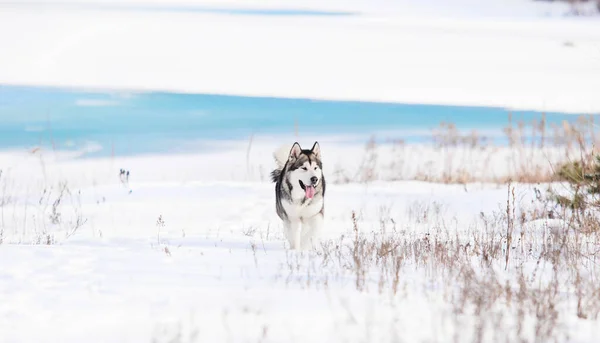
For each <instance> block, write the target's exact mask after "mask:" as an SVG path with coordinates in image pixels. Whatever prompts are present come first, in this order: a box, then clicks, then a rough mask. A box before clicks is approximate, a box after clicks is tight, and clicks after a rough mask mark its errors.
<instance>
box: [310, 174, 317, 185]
mask: <svg viewBox="0 0 600 343" xmlns="http://www.w3.org/2000/svg"><path fill="white" fill-rule="evenodd" d="M310 182H312V184H313V185H316V184H317V182H319V178H318V177H316V176H313V177H311V178H310Z"/></svg>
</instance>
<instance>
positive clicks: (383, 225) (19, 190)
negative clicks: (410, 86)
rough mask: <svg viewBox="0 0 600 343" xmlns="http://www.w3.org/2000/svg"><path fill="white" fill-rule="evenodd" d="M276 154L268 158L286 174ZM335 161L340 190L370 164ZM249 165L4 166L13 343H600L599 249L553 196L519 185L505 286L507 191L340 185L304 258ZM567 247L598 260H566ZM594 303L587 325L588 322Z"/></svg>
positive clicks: (192, 159)
mask: <svg viewBox="0 0 600 343" xmlns="http://www.w3.org/2000/svg"><path fill="white" fill-rule="evenodd" d="M302 142H303V143H304V141H302ZM304 144H305V145H306V144H307V143H304ZM267 147H268V145H266V144H265V145H261V144H259V143H257V145H256V146H255V147H254V149H256V150H258V151H259V152H260V153H263V154H264V155H265V157H268V158H269V159H270V156H269V155H270V154H269V150H268V149H267ZM325 147H326V145H325V146H324V147H323V153H324V158H325V163H326V164H325V167H324V168H326V169H325V172H326V174H325V175H326V177H327V178H329V179H332V178H333V175H332V174H333V173H332V170H331V168H330V166H329V165H328V164H327V160H328V159H332V160H333V159H334V157H333V156H334V155H338V156H339V154H347V155H346V156H353V153H354V154H357V156H359V154H360V153H361V150H359V149H360V148H359V147H355V150H354V151H352V149H351V148H346V151H344V152H338V151H343V150H333V151H331V152H330V153H328V151H327V150H325ZM252 151H254V150H252ZM256 155H257V154H256V153H255V152H253V153H251V154H249V155H248V156H250V161H252V159H254V158H255V157H256ZM219 156H220V158H221V159H220V160H219ZM246 156H247V152H246V150H245V149H236V148H232V150H229V152H228V153H220V154H214V155H202V154H197V155H187V156H152V157H128V158H114V159H91V160H72V159H71V158H68V157H66V158H65V157H61V156H60V155H58V156H54V153H53V152H48V151H42V152H40V151H38V152H36V153H33V154H32V153H27V154H23V153H21V154H17V153H5V154H3V155H2V159H1V160H2V166H3V174H2V176H1V178H0V186H1V187H0V189H2V195H1V197H0V199H1V202H2V204H3V206H2V207H1V210H2V216H1V220H2V228H3V230H2V238H3V244H2V245H0V254H1V257H0V270H1V272H0V280H1V282H0V287H1V292H0V318H1V320H0V341H2V342H39V341H52V342H80V341H86V342H109V341H110V342H205V341H211V342H213V341H231V342H257V341H259V342H281V341H299V342H306V341H310V342H339V341H343V342H373V341H377V342H388V341H389V342H425V341H427V342H433V341H436V342H445V341H448V340H453V341H459V342H462V341H481V340H483V341H505V340H506V339H510V340H512V339H517V338H522V339H525V340H526V341H533V339H534V337H537V339H539V340H542V341H545V340H546V339H549V337H552V338H555V339H557V340H558V341H566V340H567V338H569V339H570V341H576V342H593V341H594V340H595V337H597V335H599V334H600V331H599V330H600V329H599V328H600V325H598V324H599V322H598V320H597V317H594V316H595V315H596V316H597V313H598V311H599V310H600V306H599V304H598V303H597V302H596V300H594V299H595V297H596V296H597V294H595V293H593V292H594V291H595V292H597V287H596V286H594V285H597V272H598V267H597V266H598V262H597V261H596V260H595V257H593V256H594V255H590V254H591V253H592V252H593V251H595V250H597V249H598V241H597V240H598V236H597V235H596V236H594V235H592V236H585V235H580V234H577V233H575V232H576V231H571V230H570V229H569V227H568V226H567V224H565V223H563V222H561V221H560V220H555V219H554V220H553V219H543V218H544V216H545V213H544V212H545V211H548V210H549V209H552V207H544V205H543V204H542V203H538V202H537V201H535V189H536V188H537V189H538V190H540V191H541V192H542V193H543V192H544V191H545V189H546V186H547V185H516V187H515V193H514V200H511V201H514V205H512V206H515V208H516V209H515V213H516V215H515V218H520V217H521V213H526V218H525V220H524V221H521V220H520V219H518V220H517V224H515V225H514V235H515V237H519V238H518V239H517V238H514V240H515V242H516V243H513V246H514V248H513V250H512V255H510V256H509V257H510V262H509V267H508V270H507V271H504V264H505V248H504V247H505V245H506V230H507V223H508V221H507V219H506V217H503V214H506V202H507V199H511V198H513V196H508V194H507V192H508V186H506V185H491V184H487V185H486V184H467V185H442V184H432V183H423V182H417V181H399V182H377V181H375V182H369V183H358V182H351V183H349V184H336V183H331V184H330V185H329V186H328V193H327V198H326V206H327V207H326V218H325V225H326V226H325V231H324V235H323V239H324V242H325V244H326V245H325V246H323V247H322V248H319V249H317V250H316V251H313V252H305V253H297V252H294V251H291V250H288V248H287V246H286V243H285V242H284V239H283V234H282V226H281V223H280V221H279V220H278V218H277V216H276V214H275V211H274V194H273V186H272V184H269V183H267V182H264V181H259V180H258V179H254V178H252V177H251V175H250V174H248V173H249V169H248V168H247V165H246V163H247V162H246ZM384 157H385V155H384ZM335 159H336V160H338V159H339V158H335ZM264 162H265V163H268V162H267V159H265V160H264ZM271 167H272V165H268V164H267V165H265V166H264V168H271ZM342 167H344V166H343V165H342ZM348 167H350V166H348ZM120 168H124V169H126V170H129V171H130V172H131V173H130V180H129V183H127V184H124V183H122V182H121V181H120V179H119V177H118V172H117V171H118V170H119V169H120ZM250 169H252V168H250ZM228 172H231V174H230V175H228V174H227V173H228ZM245 177H246V179H245ZM228 179H229V181H228ZM57 199H60V201H59V202H57V201H56V200H57ZM534 209H538V210H541V211H539V212H534V211H533V210H534ZM353 212H354V213H355V215H356V226H355V225H354V223H353V220H352V213H353ZM509 212H510V211H509ZM533 213H538V216H539V217H540V218H541V219H535V218H536V217H533V216H534V214H533ZM513 220H514V219H513ZM355 230H356V231H355ZM563 230H565V231H566V232H569V234H568V235H567V236H564V235H563V234H562V232H563ZM357 232H360V234H361V235H364V241H363V240H362V239H363V238H360V239H359V238H357V236H356V233H357ZM521 233H522V235H521ZM361 237H362V236H361ZM561 237H567V238H569V240H568V246H569V247H572V248H573V249H577V250H576V251H578V252H582V253H584V255H582V256H579V257H574V256H572V255H571V254H570V253H565V256H564V257H563V256H562V255H561V259H562V258H564V259H565V261H564V262H563V261H562V260H560V259H559V260H560V261H559V262H556V261H554V260H552V259H551V256H553V255H551V254H550V252H552V251H561V249H559V250H555V249H557V245H553V244H557V243H556V242H557V241H559V240H560V239H561ZM594 237H595V238H594ZM386 239H388V240H389V241H386ZM594 239H596V241H594ZM360 242H363V243H360ZM386 242H387V243H386ZM552 242H554V243H552ZM32 243H33V245H32ZM48 243H49V245H47V244H48ZM359 244H364V245H359ZM390 244H391V245H390ZM361 246H362V248H359V247H361ZM393 246H395V247H396V248H395V249H391V250H387V252H385V251H386V249H390V247H393ZM454 247H460V250H457V251H454V250H452V251H445V250H444V249H454ZM371 249H377V250H376V251H375V250H371ZM463 249H464V250H463ZM486 254H491V255H492V256H493V257H489V256H488V257H484V256H487V255H486ZM388 255H389V256H388ZM376 256H379V257H376ZM386 256H387V258H388V259H386ZM444 256H447V257H444ZM583 256H585V259H584V257H583ZM355 257H357V259H355ZM392 257H393V258H392ZM488 258H489V259H491V261H492V262H491V265H492V266H493V268H492V269H488V267H485V262H484V261H487V260H486V259H488ZM453 259H456V262H457V264H452V263H450V262H449V261H451V260H453ZM360 261H363V262H360ZM569 261H571V262H573V261H575V263H576V265H577V266H578V267H579V268H580V272H581V280H583V281H581V282H580V284H579V285H580V286H579V287H576V286H575V281H574V279H573V275H572V273H573V269H572V264H569V263H570V262H569ZM540 262H541V264H540ZM394 263H396V264H394ZM468 266H471V268H473V269H468V268H467V267H468ZM554 266H556V268H559V270H560V272H559V273H557V274H556V277H557V279H556V280H559V281H560V289H556V292H555V293H553V292H552V290H554V288H552V285H554V284H553V283H552V281H551V280H554V279H553V278H552V276H553V275H554V274H553V267H554ZM392 268H397V269H392ZM396 270H397V271H398V272H396ZM521 271H523V275H525V276H524V279H523V280H525V281H524V282H525V284H526V286H524V287H525V288H519V287H520V286H519V285H521V284H520V283H519V280H520V275H521V274H520V273H521ZM470 272H472V273H475V274H469V273H470ZM363 273H364V274H363ZM361 275H363V276H361ZM536 275H537V276H536ZM395 276H396V278H394V277H395ZM504 280H507V281H504ZM505 282H508V283H506V284H505ZM557 282H558V281H557ZM498 287H500V288H498ZM504 287H508V288H506V289H507V290H508V289H510V290H511V291H510V292H514V293H510V295H509V293H506V294H505V293H502V292H503V290H504ZM470 292H474V293H470ZM507 292H508V291H507ZM477 294H479V295H477ZM578 296H580V298H582V299H583V303H584V304H585V305H584V307H583V311H584V312H583V313H585V314H586V315H587V316H589V317H588V318H587V319H583V318H579V317H578V316H577V314H578V310H577V299H579V298H578ZM511 297H514V298H515V300H512V301H513V302H512V303H511V302H510V300H508V299H510V298H511ZM517 299H522V300H517ZM536 300H537V301H540V302H541V303H536V302H535V301H536ZM507 301H508V303H507ZM481 302H483V303H481ZM521 321H522V323H521V324H519V322H521ZM548 326H549V327H548ZM32 328H35V329H32ZM540 328H541V329H540ZM546 329H547V330H549V331H544V330H546ZM546 332H547V333H546ZM479 334H481V335H483V336H481V337H480V336H478V335H479Z"/></svg>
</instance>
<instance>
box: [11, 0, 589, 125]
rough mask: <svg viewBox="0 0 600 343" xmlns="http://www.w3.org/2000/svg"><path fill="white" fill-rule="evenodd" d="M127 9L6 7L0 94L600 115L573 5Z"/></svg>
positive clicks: (584, 25)
mask: <svg viewBox="0 0 600 343" xmlns="http://www.w3.org/2000/svg"><path fill="white" fill-rule="evenodd" d="M129 4H130V5H129V6H133V9H134V10H118V6H117V5H114V4H113V5H112V7H110V6H109V7H108V8H105V9H102V10H100V9H98V8H95V7H93V6H92V7H86V6H84V5H85V2H83V3H79V7H77V6H75V7H69V6H68V5H63V6H64V7H61V6H58V5H57V6H43V5H40V4H38V5H26V4H15V3H8V4H1V3H0V6H1V8H2V11H0V45H1V46H2V47H3V49H2V52H0V65H1V66H3V67H1V68H0V83H4V84H18V85H23V84H24V85H54V86H56V85H59V86H69V87H87V88H102V89H115V88H116V89H129V90H138V91H139V90H166V91H177V92H194V93H218V94H231V95H249V96H276V97H294V98H298V97H300V98H314V99H332V100H364V101H388V102H403V103H424V104H441V105H481V106H500V107H508V108H518V109H534V110H540V111H563V112H568V113H597V112H598V111H600V100H599V98H598V96H597V94H596V89H599V88H600V52H599V50H598V47H599V45H600V30H598V25H599V22H598V20H595V19H593V18H573V17H564V16H561V15H560V13H564V12H565V11H566V8H565V7H564V6H565V5H564V4H558V5H557V4H552V6H550V5H549V4H540V3H535V4H534V3H530V2H526V1H517V0H513V1H511V2H509V3H506V4H505V2H502V5H500V4H499V3H498V4H497V5H494V6H491V5H489V2H486V4H485V5H481V4H479V5H477V4H475V2H473V1H466V0H465V1H460V2H457V3H456V4H455V5H451V4H450V3H449V2H439V1H430V2H429V3H427V2H426V3H420V4H418V5H417V4H416V2H411V1H398V2H385V1H384V2H376V3H374V4H370V3H369V2H363V1H356V2H350V3H349V4H348V5H345V6H346V7H345V8H346V9H347V10H348V11H351V12H358V13H359V15H352V16H312V17H304V16H273V15H270V16H269V15H267V16H265V15H223V14H221V15H219V14H211V13H204V12H201V11H200V12H193V11H185V10H184V11H180V12H178V11H169V10H163V11H143V10H139V11H137V10H135V4H138V5H139V3H138V2H131V3H129ZM153 4H154V6H159V5H160V6H163V8H164V7H165V6H166V5H165V4H166V3H165V2H154V3H153ZM185 4H187V5H188V6H192V5H195V6H205V7H206V6H210V5H211V3H207V2H202V1H198V2H195V1H194V2H185ZM342 4H343V2H339V1H338V2H332V3H331V4H330V5H323V4H321V3H320V2H315V1H312V2H308V3H304V2H281V1H274V2H269V3H264V4H262V5H258V2H235V1H233V2H228V3H227V5H221V6H224V7H226V8H227V7H230V8H237V7H243V8H253V7H254V6H257V7H259V8H265V7H268V6H271V7H268V8H280V6H281V7H283V8H301V9H304V8H308V9H313V10H320V9H321V10H340V9H342ZM212 5H213V6H215V4H214V3H212ZM236 6H237V7H236ZM490 6H491V7H490ZM168 7H169V8H177V6H176V4H168ZM461 9H462V10H461ZM16 32H18V35H16V34H15V33H16Z"/></svg>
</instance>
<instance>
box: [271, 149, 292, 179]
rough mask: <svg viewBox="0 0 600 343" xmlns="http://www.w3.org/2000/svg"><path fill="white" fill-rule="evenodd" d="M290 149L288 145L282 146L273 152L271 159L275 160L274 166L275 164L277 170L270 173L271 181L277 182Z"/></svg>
mask: <svg viewBox="0 0 600 343" xmlns="http://www.w3.org/2000/svg"><path fill="white" fill-rule="evenodd" d="M290 149H291V147H290V146H289V145H288V144H283V145H281V146H280V147H279V149H277V150H275V152H273V157H274V158H275V164H277V168H275V170H273V171H272V172H271V181H273V182H277V181H278V180H279V177H280V176H281V172H282V171H283V168H284V167H285V164H286V162H287V160H288V157H289V154H290Z"/></svg>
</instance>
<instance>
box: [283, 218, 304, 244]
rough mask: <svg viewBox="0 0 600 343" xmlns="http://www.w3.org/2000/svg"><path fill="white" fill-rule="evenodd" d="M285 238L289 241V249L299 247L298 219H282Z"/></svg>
mask: <svg viewBox="0 0 600 343" xmlns="http://www.w3.org/2000/svg"><path fill="white" fill-rule="evenodd" d="M283 226H284V231H285V238H287V240H288V242H289V243H290V249H296V250H299V249H300V243H301V240H300V221H298V220H284V221H283Z"/></svg>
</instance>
